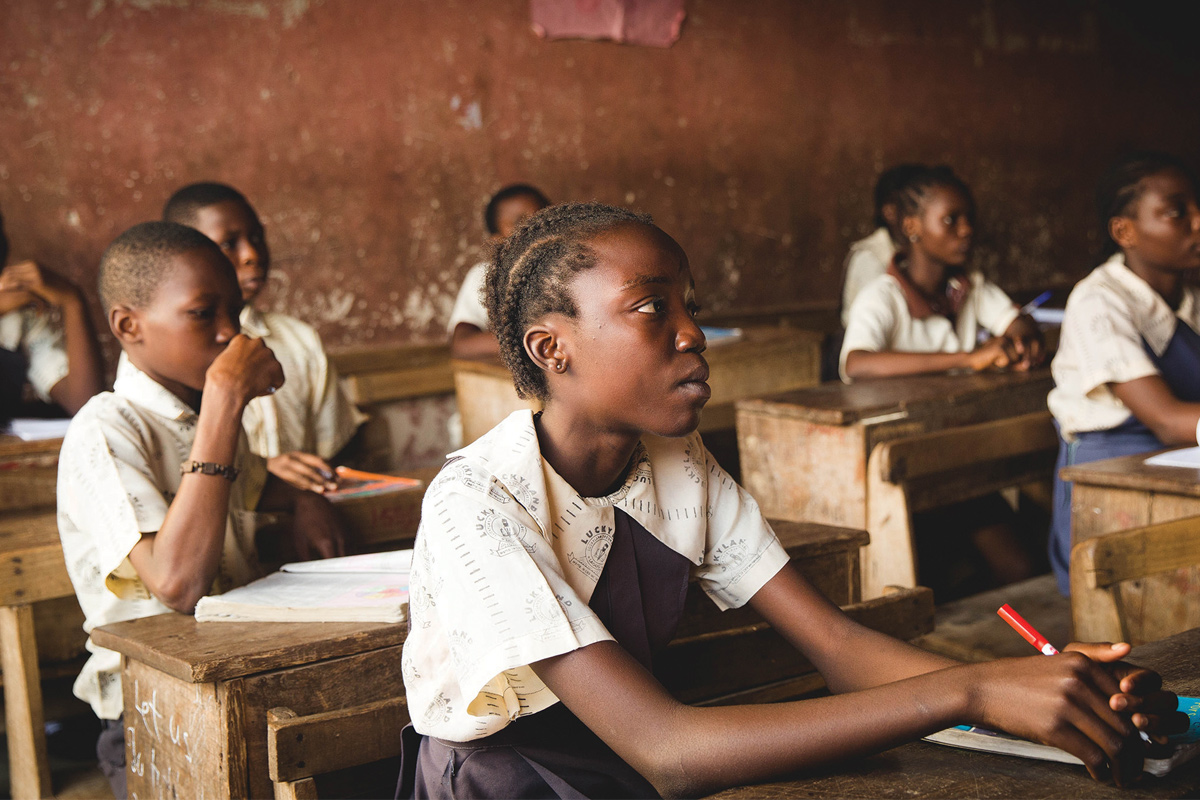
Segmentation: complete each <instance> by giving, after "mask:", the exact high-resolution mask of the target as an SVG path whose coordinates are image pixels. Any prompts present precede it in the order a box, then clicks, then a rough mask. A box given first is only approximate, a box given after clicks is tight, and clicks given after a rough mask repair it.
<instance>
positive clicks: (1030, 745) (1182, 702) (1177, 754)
mask: <svg viewBox="0 0 1200 800" xmlns="http://www.w3.org/2000/svg"><path fill="white" fill-rule="evenodd" d="M1179 710H1180V711H1183V712H1184V713H1186V714H1187V715H1188V717H1190V718H1191V720H1192V724H1191V727H1190V728H1189V729H1188V731H1187V732H1186V733H1181V734H1179V735H1177V736H1172V737H1171V738H1170V741H1169V742H1168V743H1167V744H1166V745H1152V746H1151V749H1150V750H1148V751H1147V753H1146V760H1145V763H1144V765H1143V767H1142V768H1143V769H1144V770H1145V771H1146V772H1149V773H1150V774H1151V775H1158V776H1162V775H1166V774H1167V773H1168V772H1170V771H1171V770H1173V769H1174V768H1175V767H1177V766H1179V765H1180V764H1184V763H1186V762H1188V761H1191V760H1192V759H1193V758H1196V757H1198V756H1200V698H1197V697H1180V698H1179ZM925 741H927V742H936V743H937V744H948V745H950V746H951V747H961V748H963V749H966V750H981V751H983V752H987V753H1000V754H1003V755H1012V756H1022V757H1024V758H1033V759H1037V760H1039V761H1060V762H1062V763H1064V764H1080V765H1082V764H1083V762H1082V761H1080V760H1079V759H1078V758H1076V757H1075V756H1073V755H1071V754H1070V753H1068V752H1066V751H1065V750H1059V749H1058V748H1057V747H1051V746H1050V745H1048V744H1039V743H1038V742H1031V741H1029V740H1027V739H1019V738H1017V737H1016V736H1010V735H1009V734H1007V733H1000V732H998V731H990V730H987V729H986V728H975V727H972V726H970V725H959V726H958V727H956V728H946V729H945V730H944V731H938V732H937V733H932V734H930V735H929V736H926V737H925Z"/></svg>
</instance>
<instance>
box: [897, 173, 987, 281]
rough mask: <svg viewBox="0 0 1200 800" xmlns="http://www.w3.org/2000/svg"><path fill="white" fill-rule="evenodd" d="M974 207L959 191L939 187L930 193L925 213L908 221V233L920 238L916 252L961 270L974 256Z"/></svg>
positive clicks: (915, 244) (924, 205)
mask: <svg viewBox="0 0 1200 800" xmlns="http://www.w3.org/2000/svg"><path fill="white" fill-rule="evenodd" d="M971 213H972V209H971V204H970V202H969V201H968V200H967V198H966V197H965V196H964V195H963V193H962V192H960V191H959V190H958V189H955V188H954V187H952V186H936V187H934V188H933V189H931V190H930V191H929V194H928V195H927V196H926V197H925V200H924V202H922V203H921V210H920V213H918V214H917V215H915V216H912V217H908V218H907V219H906V220H905V231H904V232H905V233H906V234H909V235H910V236H911V235H912V234H916V235H917V240H916V241H915V242H914V243H913V249H914V250H917V249H921V250H923V251H924V252H925V253H926V254H927V255H929V256H931V257H932V258H933V259H934V260H936V261H940V262H941V263H943V264H946V265H948V266H954V267H959V266H962V265H963V264H965V263H966V262H967V257H968V256H970V254H971V238H972V236H973V235H974V233H975V226H974V223H973V222H972V220H971Z"/></svg>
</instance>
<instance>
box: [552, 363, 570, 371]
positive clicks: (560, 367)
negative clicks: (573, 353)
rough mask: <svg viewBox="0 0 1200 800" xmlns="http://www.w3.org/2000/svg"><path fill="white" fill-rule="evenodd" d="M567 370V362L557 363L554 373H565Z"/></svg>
mask: <svg viewBox="0 0 1200 800" xmlns="http://www.w3.org/2000/svg"><path fill="white" fill-rule="evenodd" d="M566 368H567V362H565V361H555V362H554V371H555V372H563V371H564V370H566Z"/></svg>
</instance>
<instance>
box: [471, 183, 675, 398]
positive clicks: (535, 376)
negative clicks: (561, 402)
mask: <svg viewBox="0 0 1200 800" xmlns="http://www.w3.org/2000/svg"><path fill="white" fill-rule="evenodd" d="M629 224H636V225H653V224H654V222H653V221H652V220H651V218H650V217H649V216H648V215H646V214H639V213H638V212H636V211H630V210H629V209H626V208H619V207H617V206H610V205H605V204H603V203H562V204H560V205H556V206H549V207H547V208H544V209H542V210H541V211H539V212H537V213H536V214H534V215H532V216H530V217H529V218H528V219H526V220H524V221H523V222H522V223H521V224H520V225H519V226H518V227H517V229H516V230H514V231H513V233H512V235H511V236H509V237H508V238H507V239H505V240H504V241H503V242H500V243H499V244H498V245H497V246H496V249H495V251H494V253H493V255H492V259H491V263H490V265H489V266H488V270H487V277H486V278H485V283H484V293H485V303H486V305H487V314H488V321H489V322H490V324H491V326H492V331H493V332H494V333H495V334H496V338H497V339H498V340H499V342H500V358H501V359H502V360H503V361H504V365H505V366H506V367H508V369H509V371H510V372H512V375H513V383H514V384H516V388H517V394H518V395H519V396H521V397H536V398H537V399H539V400H543V401H544V400H546V399H547V398H548V387H547V385H546V376H545V374H543V372H542V370H541V369H540V368H539V367H538V366H537V365H536V364H534V363H533V360H532V359H530V358H529V355H528V354H527V353H526V352H525V331H526V330H528V328H529V326H530V325H532V324H533V323H534V322H535V321H537V320H538V319H540V318H542V317H543V316H545V315H546V314H553V313H557V314H563V315H564V316H567V317H574V316H575V315H576V314H577V313H578V311H577V309H576V307H575V300H574V298H573V297H572V296H571V291H570V285H571V279H572V278H573V277H574V276H575V274H576V273H577V272H580V271H582V270H585V269H589V268H591V267H593V266H595V264H596V254H595V251H594V250H592V248H591V247H589V246H588V240H589V239H591V238H592V237H594V236H596V235H597V234H599V233H602V232H604V231H606V230H609V229H611V228H615V227H618V226H620V225H629Z"/></svg>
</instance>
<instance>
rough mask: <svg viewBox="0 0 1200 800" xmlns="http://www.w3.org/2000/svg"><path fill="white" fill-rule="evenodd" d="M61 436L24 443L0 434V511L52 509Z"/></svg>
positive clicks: (13, 437)
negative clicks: (59, 437)
mask: <svg viewBox="0 0 1200 800" xmlns="http://www.w3.org/2000/svg"><path fill="white" fill-rule="evenodd" d="M61 449H62V439H43V440H42V441H38V442H23V441H21V440H20V439H18V438H17V437H15V436H7V435H0V512H6V511H27V510H29V509H34V508H54V503H55V500H54V491H55V486H56V484H57V483H58V451H59V450H61Z"/></svg>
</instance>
